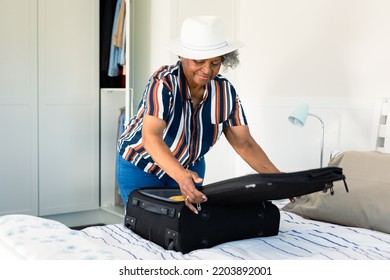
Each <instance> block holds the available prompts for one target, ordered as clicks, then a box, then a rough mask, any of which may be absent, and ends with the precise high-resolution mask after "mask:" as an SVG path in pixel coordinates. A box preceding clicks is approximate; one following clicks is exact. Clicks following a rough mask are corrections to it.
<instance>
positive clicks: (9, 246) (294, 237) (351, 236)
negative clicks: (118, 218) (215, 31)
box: [0, 211, 390, 260]
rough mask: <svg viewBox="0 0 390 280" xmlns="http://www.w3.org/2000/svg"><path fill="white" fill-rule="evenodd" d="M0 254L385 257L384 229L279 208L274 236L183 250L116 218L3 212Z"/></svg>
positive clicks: (388, 253) (387, 239)
mask: <svg viewBox="0 0 390 280" xmlns="http://www.w3.org/2000/svg"><path fill="white" fill-rule="evenodd" d="M0 259H45V260H52V259H53V260H65V259H73V260H85V259H92V260H94V259H104V260H107V259H116V260H118V259H119V260H132V259H135V260H156V259H161V260H184V259H188V260H204V259H211V260H224V259H233V260H234V259H236V260H259V259H267V260H286V259H293V260H297V259H298V260H299V259H316V260H324V259H336V260H343V259H349V260H355V259H356V260H357V259H359V260H370V259H372V260H389V259H390V235H389V234H385V233H381V232H377V231H372V230H367V229H361V228H352V227H343V226H339V225H334V224H329V223H323V222H318V221H313V220H307V219H304V218H302V217H300V216H298V215H295V214H292V213H289V212H285V211H281V221H280V232H279V234H278V235H277V236H272V237H262V238H252V239H246V240H241V241H235V242H229V243H224V244H220V245H218V246H216V247H213V248H210V249H201V250H195V251H192V252H190V253H188V254H184V255H183V254H182V253H179V252H175V251H168V250H164V249H163V248H162V247H160V246H158V245H156V244H154V243H152V242H150V241H147V240H145V239H143V238H141V237H140V236H139V235H137V234H135V233H133V232H132V231H130V230H129V229H127V228H125V227H124V226H123V225H121V224H114V225H107V226H99V227H89V228H86V229H84V230H81V231H77V230H72V229H70V228H68V227H66V226H65V225H64V224H61V223H59V222H56V221H53V220H48V219H44V218H39V217H34V216H28V215H7V216H2V217H0Z"/></svg>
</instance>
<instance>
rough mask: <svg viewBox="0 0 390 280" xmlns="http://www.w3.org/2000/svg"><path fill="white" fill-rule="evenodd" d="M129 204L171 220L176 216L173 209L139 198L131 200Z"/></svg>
mask: <svg viewBox="0 0 390 280" xmlns="http://www.w3.org/2000/svg"><path fill="white" fill-rule="evenodd" d="M131 204H132V205H134V206H137V207H139V208H142V209H144V210H146V211H149V212H152V213H156V214H161V215H166V216H169V217H172V218H173V217H174V216H175V214H176V210H175V208H171V207H167V206H163V205H159V204H157V203H153V202H150V201H146V200H143V199H139V198H133V200H132V201H131Z"/></svg>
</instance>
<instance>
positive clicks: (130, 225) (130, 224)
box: [125, 216, 137, 231]
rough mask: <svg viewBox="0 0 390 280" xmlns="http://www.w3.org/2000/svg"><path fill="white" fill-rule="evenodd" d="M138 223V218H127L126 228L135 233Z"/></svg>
mask: <svg viewBox="0 0 390 280" xmlns="http://www.w3.org/2000/svg"><path fill="white" fill-rule="evenodd" d="M136 223H137V218H134V217H130V216H125V227H127V228H129V229H131V230H133V231H134V230H135V224H136Z"/></svg>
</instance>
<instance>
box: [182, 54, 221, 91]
mask: <svg viewBox="0 0 390 280" xmlns="http://www.w3.org/2000/svg"><path fill="white" fill-rule="evenodd" d="M180 60H181V61H182V65H183V70H184V75H185V76H186V78H187V83H188V84H189V86H190V87H199V86H205V85H207V84H208V83H209V82H210V81H211V80H212V79H214V78H215V76H217V74H218V72H219V69H220V68H221V64H222V57H221V56H218V57H214V58H208V59H188V58H183V57H182V58H180Z"/></svg>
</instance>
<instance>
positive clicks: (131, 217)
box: [124, 188, 280, 253]
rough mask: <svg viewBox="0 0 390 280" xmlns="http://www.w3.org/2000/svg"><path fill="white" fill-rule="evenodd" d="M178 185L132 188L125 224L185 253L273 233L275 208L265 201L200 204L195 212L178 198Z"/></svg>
mask: <svg viewBox="0 0 390 280" xmlns="http://www.w3.org/2000/svg"><path fill="white" fill-rule="evenodd" d="M177 195H180V190H179V189H178V188H143V189H139V190H135V191H133V192H132V193H131V194H130V195H129V199H128V202H127V208H126V215H125V222H124V224H125V226H126V227H127V228H129V229H131V230H132V231H134V232H135V233H137V234H139V235H140V236H141V237H143V238H145V239H147V240H150V241H152V242H154V243H156V244H158V245H160V246H162V247H163V248H165V249H168V250H175V251H180V252H182V253H188V252H190V251H193V250H195V249H202V248H210V247H213V246H215V245H218V244H220V243H224V242H228V241H234V240H240V239H247V238H253V237H259V236H272V235H277V234H278V232H279V221H280V213H279V209H278V208H277V207H276V206H275V205H274V204H272V203H271V202H269V201H258V202H257V203H251V204H248V205H241V206H240V207H232V206H230V205H213V204H210V203H208V202H205V203H202V204H201V205H200V207H201V209H200V211H199V214H194V213H193V212H192V211H190V210H189V209H188V208H187V207H186V206H185V204H184V202H182V201H175V200H172V199H169V197H172V196H177Z"/></svg>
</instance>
